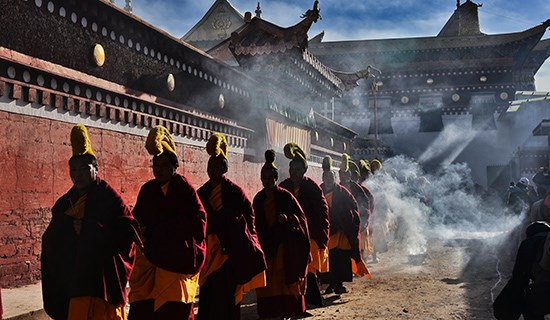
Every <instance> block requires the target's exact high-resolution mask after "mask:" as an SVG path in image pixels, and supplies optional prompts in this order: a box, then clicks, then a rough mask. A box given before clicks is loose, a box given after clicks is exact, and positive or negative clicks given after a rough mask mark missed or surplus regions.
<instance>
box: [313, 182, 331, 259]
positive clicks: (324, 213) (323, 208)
mask: <svg viewBox="0 0 550 320" xmlns="http://www.w3.org/2000/svg"><path fill="white" fill-rule="evenodd" d="M313 194H314V197H315V199H318V200H317V201H314V202H313V206H314V211H315V213H316V214H317V215H318V218H319V227H320V229H321V232H322V234H321V239H320V241H321V243H317V245H318V246H319V249H324V248H326V247H327V245H328V239H329V233H330V218H329V213H328V212H329V211H328V203H327V199H326V198H325V196H324V195H323V190H321V188H319V187H317V188H315V190H314V191H313Z"/></svg>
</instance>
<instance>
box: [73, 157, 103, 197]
mask: <svg viewBox="0 0 550 320" xmlns="http://www.w3.org/2000/svg"><path fill="white" fill-rule="evenodd" d="M69 170H70V171H69V173H70V176H71V180H72V181H73V185H74V187H75V188H76V190H78V192H79V193H80V194H84V193H86V192H87V190H88V188H89V187H90V185H91V184H92V183H93V182H95V181H96V180H97V165H95V164H94V163H93V162H92V161H91V158H90V157H74V158H72V159H71V161H69Z"/></svg>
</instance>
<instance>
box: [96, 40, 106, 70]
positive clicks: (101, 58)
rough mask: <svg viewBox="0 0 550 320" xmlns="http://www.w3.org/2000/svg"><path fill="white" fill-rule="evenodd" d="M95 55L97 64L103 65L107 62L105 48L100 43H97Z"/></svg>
mask: <svg viewBox="0 0 550 320" xmlns="http://www.w3.org/2000/svg"><path fill="white" fill-rule="evenodd" d="M93 57H94V63H95V64H96V66H98V67H101V66H103V64H105V50H103V47H102V46H101V45H100V44H96V45H95V47H94V53H93Z"/></svg>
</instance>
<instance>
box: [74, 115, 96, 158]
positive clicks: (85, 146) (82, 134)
mask: <svg viewBox="0 0 550 320" xmlns="http://www.w3.org/2000/svg"><path fill="white" fill-rule="evenodd" d="M71 147H72V148H73V157H74V156H82V155H85V154H89V155H92V156H94V158H95V153H94V152H93V151H92V143H91V142H90V137H89V136H88V130H86V127H85V126H84V125H83V124H80V123H79V124H77V125H75V126H74V127H73V128H72V130H71Z"/></svg>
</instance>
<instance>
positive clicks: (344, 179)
mask: <svg viewBox="0 0 550 320" xmlns="http://www.w3.org/2000/svg"><path fill="white" fill-rule="evenodd" d="M338 174H339V176H340V183H342V184H348V183H349V182H350V181H351V173H350V171H346V172H344V171H339V172H338Z"/></svg>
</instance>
